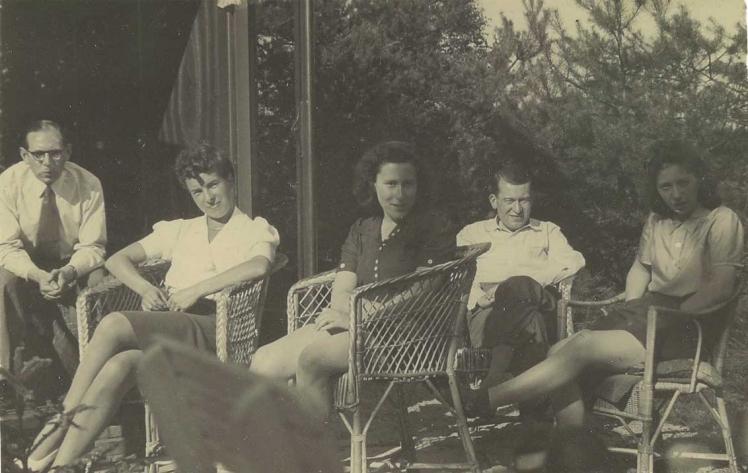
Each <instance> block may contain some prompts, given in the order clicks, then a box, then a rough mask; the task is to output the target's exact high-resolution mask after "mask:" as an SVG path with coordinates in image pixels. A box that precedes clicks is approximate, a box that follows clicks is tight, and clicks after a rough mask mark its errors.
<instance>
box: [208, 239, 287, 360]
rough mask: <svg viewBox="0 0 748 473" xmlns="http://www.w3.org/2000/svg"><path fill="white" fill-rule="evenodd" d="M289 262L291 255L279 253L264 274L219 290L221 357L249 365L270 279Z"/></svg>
mask: <svg viewBox="0 0 748 473" xmlns="http://www.w3.org/2000/svg"><path fill="white" fill-rule="evenodd" d="M286 264H288V257H287V256H286V255H284V254H282V253H277V254H276V257H275V260H274V261H273V264H272V265H271V266H270V268H269V269H268V272H267V273H266V274H265V275H264V276H263V277H261V278H255V279H248V280H246V281H242V282H239V283H237V284H234V285H231V286H228V287H225V288H224V289H222V290H221V291H220V292H218V293H217V294H216V296H215V303H216V354H217V355H218V359H219V360H221V361H228V362H231V363H236V364H242V365H247V366H248V365H249V363H250V362H251V360H252V355H253V354H254V352H255V350H257V340H258V336H259V333H260V327H261V325H262V312H263V308H264V305H265V295H266V294H267V286H268V281H269V279H270V276H272V275H273V274H274V273H275V272H276V271H279V270H280V269H282V268H283V267H285V266H286Z"/></svg>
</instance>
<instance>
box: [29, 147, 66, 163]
mask: <svg viewBox="0 0 748 473" xmlns="http://www.w3.org/2000/svg"><path fill="white" fill-rule="evenodd" d="M26 152H27V153H29V154H30V155H31V156H32V157H33V158H34V160H35V161H36V162H38V163H41V162H43V161H44V158H45V157H47V156H49V159H51V160H52V161H60V160H61V159H62V158H63V157H64V156H65V151H64V150H61V149H52V150H48V151H28V150H26Z"/></svg>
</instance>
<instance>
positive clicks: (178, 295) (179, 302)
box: [168, 287, 200, 312]
mask: <svg viewBox="0 0 748 473" xmlns="http://www.w3.org/2000/svg"><path fill="white" fill-rule="evenodd" d="M198 299H200V293H199V292H197V291H196V290H195V288H194V287H188V288H186V289H181V290H179V291H177V292H175V293H174V294H172V295H171V297H169V301H168V302H169V310H173V311H175V312H182V311H184V310H186V309H189V308H190V307H192V306H193V305H194V304H195V302H197V300H198Z"/></svg>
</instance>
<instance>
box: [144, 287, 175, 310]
mask: <svg viewBox="0 0 748 473" xmlns="http://www.w3.org/2000/svg"><path fill="white" fill-rule="evenodd" d="M139 294H140V297H141V298H142V299H143V301H142V303H141V307H142V308H143V310H149V311H161V310H169V295H168V294H166V291H164V290H163V289H161V288H158V287H156V286H154V285H152V284H149V285H148V286H147V287H146V288H145V289H143V290H142V291H141V292H140V293H139Z"/></svg>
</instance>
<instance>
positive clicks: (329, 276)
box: [286, 269, 337, 333]
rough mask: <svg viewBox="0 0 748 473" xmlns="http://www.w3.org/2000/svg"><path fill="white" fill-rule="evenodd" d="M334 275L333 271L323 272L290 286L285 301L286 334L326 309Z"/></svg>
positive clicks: (335, 271) (310, 320)
mask: <svg viewBox="0 0 748 473" xmlns="http://www.w3.org/2000/svg"><path fill="white" fill-rule="evenodd" d="M336 273H337V270H335V269H333V270H330V271H325V272H323V273H319V274H315V275H313V276H310V277H308V278H305V279H302V280H300V281H298V282H297V283H296V284H294V285H293V286H291V288H290V289H289V290H288V298H287V300H286V311H287V317H288V333H291V332H293V331H294V330H297V329H298V328H300V327H303V326H304V325H306V324H308V323H310V322H312V321H313V320H314V319H315V318H316V317H317V315H318V314H319V313H320V312H321V311H322V309H324V308H325V307H327V305H328V304H329V302H330V296H331V295H332V283H333V281H334V280H335V274H336Z"/></svg>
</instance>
